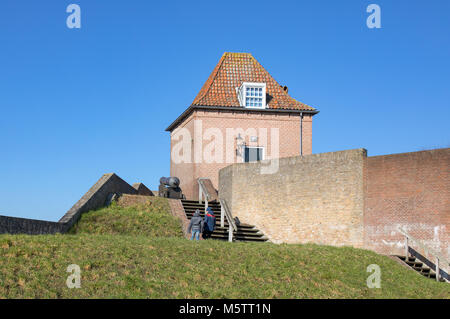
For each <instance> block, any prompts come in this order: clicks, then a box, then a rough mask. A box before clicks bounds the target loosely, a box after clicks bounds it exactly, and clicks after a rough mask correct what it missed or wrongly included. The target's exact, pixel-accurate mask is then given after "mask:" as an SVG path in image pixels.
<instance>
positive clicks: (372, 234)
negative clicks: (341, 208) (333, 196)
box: [364, 148, 450, 260]
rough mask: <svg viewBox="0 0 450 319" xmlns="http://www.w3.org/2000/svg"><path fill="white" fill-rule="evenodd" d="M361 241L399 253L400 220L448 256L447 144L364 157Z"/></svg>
mask: <svg viewBox="0 0 450 319" xmlns="http://www.w3.org/2000/svg"><path fill="white" fill-rule="evenodd" d="M364 192H365V197H364V207H365V209H364V234H365V235H364V245H365V247H367V248H370V249H373V250H375V251H378V252H380V253H386V254H402V253H403V251H404V248H403V247H404V237H403V236H402V235H401V234H399V233H398V232H397V231H396V229H397V227H398V226H402V227H403V228H404V229H405V230H406V231H407V232H408V233H409V234H410V235H411V236H413V237H415V238H418V239H420V240H421V241H422V242H423V243H424V244H426V245H427V246H428V247H431V248H432V249H433V250H435V251H437V252H438V253H440V254H441V255H443V256H444V257H445V258H446V259H448V260H449V259H450V258H449V257H450V245H449V243H450V149H449V148H446V149H436V150H431V151H421V152H413V153H403V154H394V155H386V156H374V157H368V158H367V160H366V162H365V174H364Z"/></svg>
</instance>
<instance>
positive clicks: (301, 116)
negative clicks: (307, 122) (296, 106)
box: [300, 112, 303, 156]
mask: <svg viewBox="0 0 450 319" xmlns="http://www.w3.org/2000/svg"><path fill="white" fill-rule="evenodd" d="M300 156H303V112H300Z"/></svg>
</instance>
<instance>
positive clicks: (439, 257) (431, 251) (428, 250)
mask: <svg viewBox="0 0 450 319" xmlns="http://www.w3.org/2000/svg"><path fill="white" fill-rule="evenodd" d="M397 230H398V232H399V233H400V234H402V235H403V236H405V257H406V259H408V254H409V247H410V245H409V240H411V241H413V242H414V243H416V245H417V246H418V247H419V248H420V249H422V250H423V251H425V253H429V254H431V255H433V256H434V257H435V258H436V261H435V266H436V269H435V271H436V280H439V277H440V269H441V268H442V267H439V264H440V263H441V262H442V263H444V264H445V265H446V266H448V265H450V262H449V261H448V259H447V258H445V257H444V256H442V255H441V254H439V253H438V252H437V251H435V250H434V249H432V248H430V247H428V246H426V245H425V244H423V243H422V242H421V241H420V240H419V239H417V238H414V237H413V236H411V235H410V234H408V232H407V231H406V230H404V229H403V228H401V227H398V228H397ZM446 281H447V280H446Z"/></svg>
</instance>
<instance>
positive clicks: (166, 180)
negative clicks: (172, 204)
mask: <svg viewBox="0 0 450 319" xmlns="http://www.w3.org/2000/svg"><path fill="white" fill-rule="evenodd" d="M158 191H159V196H160V197H165V198H174V199H182V198H184V196H183V193H182V192H181V188H180V179H179V178H178V177H161V178H160V179H159V189H158Z"/></svg>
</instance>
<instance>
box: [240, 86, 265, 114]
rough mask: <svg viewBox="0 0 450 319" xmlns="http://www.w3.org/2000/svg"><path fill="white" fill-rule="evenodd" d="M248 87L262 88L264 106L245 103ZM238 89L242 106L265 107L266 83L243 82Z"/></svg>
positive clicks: (250, 107)
mask: <svg viewBox="0 0 450 319" xmlns="http://www.w3.org/2000/svg"><path fill="white" fill-rule="evenodd" d="M247 88H262V106H247V105H245V100H246V96H245V92H246V90H247ZM237 91H238V99H239V103H240V104H241V106H243V107H245V108H246V109H265V108H266V107H267V105H266V83H260V82H243V83H242V85H241V86H240V87H239V88H238V89H237Z"/></svg>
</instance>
